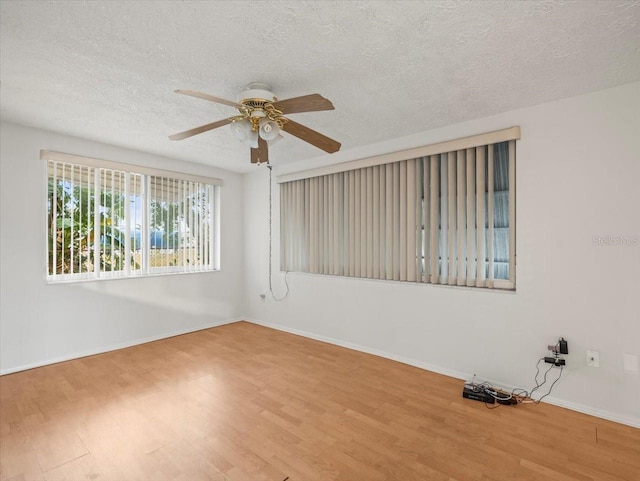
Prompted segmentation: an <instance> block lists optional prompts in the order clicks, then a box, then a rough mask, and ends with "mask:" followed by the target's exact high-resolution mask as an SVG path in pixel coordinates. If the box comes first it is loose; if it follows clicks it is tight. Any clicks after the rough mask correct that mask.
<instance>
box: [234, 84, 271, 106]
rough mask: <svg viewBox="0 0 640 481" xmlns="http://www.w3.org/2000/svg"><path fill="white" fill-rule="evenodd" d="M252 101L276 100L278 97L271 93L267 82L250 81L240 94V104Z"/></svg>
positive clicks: (265, 101)
mask: <svg viewBox="0 0 640 481" xmlns="http://www.w3.org/2000/svg"><path fill="white" fill-rule="evenodd" d="M252 101H256V102H260V101H262V102H264V103H267V102H277V101H278V98H277V97H276V96H275V95H273V92H272V91H271V87H270V86H269V85H267V84H263V83H260V82H252V83H250V84H249V85H247V88H246V89H245V90H244V92H242V93H241V94H240V103H241V104H250V103H252Z"/></svg>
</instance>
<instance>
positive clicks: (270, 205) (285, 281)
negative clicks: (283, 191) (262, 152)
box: [267, 165, 289, 302]
mask: <svg viewBox="0 0 640 481" xmlns="http://www.w3.org/2000/svg"><path fill="white" fill-rule="evenodd" d="M267 169H269V292H271V297H273V300H274V301H277V302H280V301H283V300H285V299H286V298H287V296H288V295H289V283H288V282H287V276H288V275H289V271H286V272H285V273H284V284H285V285H286V286H287V292H285V294H284V296H282V297H281V298H280V299H278V298H277V297H276V295H275V294H274V293H273V285H272V281H271V247H272V243H273V234H272V224H273V223H272V218H273V204H272V200H271V197H272V196H271V191H272V182H271V171H272V170H273V167H271V166H270V165H267Z"/></svg>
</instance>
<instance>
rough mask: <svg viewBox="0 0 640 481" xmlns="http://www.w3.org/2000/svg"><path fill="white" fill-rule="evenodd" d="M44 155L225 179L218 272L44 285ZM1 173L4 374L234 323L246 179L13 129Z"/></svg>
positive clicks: (6, 127) (4, 145) (4, 131)
mask: <svg viewBox="0 0 640 481" xmlns="http://www.w3.org/2000/svg"><path fill="white" fill-rule="evenodd" d="M40 149H49V150H57V151H60V152H66V153H71V154H79V155H85V156H90V157H97V158H102V159H107V160H113V161H118V162H125V163H131V164H136V165H145V166H151V167H157V168H160V169H166V170H174V171H181V172H188V173H193V174H201V175H208V176H213V177H218V178H222V179H223V180H224V186H223V187H222V189H221V271H220V272H210V273H198V274H183V275H176V276H163V277H149V278H143V279H117V280H109V281H92V282H82V283H72V284H71V283H70V284H57V285H47V284H46V283H45V273H46V272H45V271H46V265H45V259H46V257H45V246H46V164H45V162H44V161H41V160H40ZM0 169H1V170H0V177H1V189H0V192H1V214H2V215H1V216H0V221H1V223H0V228H1V237H0V241H1V244H0V246H1V277H0V282H1V290H0V306H1V307H0V372H2V373H6V372H12V371H15V370H20V369H24V368H27V367H32V366H36V365H41V364H47V363H49V362H52V361H56V360H62V359H68V358H73V357H78V356H81V355H85V354H93V353H96V352H101V351H105V350H109V349H112V348H115V347H121V346H125V345H131V344H136V343H139V342H143V341H145V340H150V339H156V338H162V337H167V336H170V335H172V334H176V333H181V332H187V331H192V330H197V329H201V328H204V327H208V326H211V325H215V324H218V323H222V322H228V321H230V320H236V319H237V317H238V316H237V315H238V312H239V307H240V302H241V297H242V295H241V291H242V252H241V249H242V240H241V239H242V218H241V214H242V207H241V204H242V179H241V176H239V175H237V174H233V173H229V172H226V171H220V170H217V169H213V168H209V167H205V166H203V165H196V164H189V163H185V162H178V161H173V160H170V159H166V158H159V157H157V156H153V155H149V154H144V153H141V152H136V151H131V150H126V149H121V148H117V147H113V146H109V145H105V144H99V143H95V142H89V141H86V140H81V139H78V138H73V137H68V136H63V135H58V134H54V133H51V132H45V131H42V130H36V129H30V128H26V127H21V126H17V125H13V124H6V123H3V124H2V125H1V126H0Z"/></svg>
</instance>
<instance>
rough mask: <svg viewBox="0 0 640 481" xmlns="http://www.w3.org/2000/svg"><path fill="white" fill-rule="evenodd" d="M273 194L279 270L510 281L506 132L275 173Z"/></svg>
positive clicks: (511, 174)
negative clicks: (280, 178) (430, 150)
mask: <svg viewBox="0 0 640 481" xmlns="http://www.w3.org/2000/svg"><path fill="white" fill-rule="evenodd" d="M343 165H344V164H343ZM280 195H281V268H282V269H283V270H285V271H297V272H310V273H317V274H328V275H340V276H349V277H363V278H372V279H387V280H396V281H407V282H422V283H433V284H447V285H456V286H472V287H490V288H491V287H495V288H507V289H509V288H514V287H515V252H514V251H515V205H514V204H515V139H512V140H508V141H503V142H499V143H493V144H487V145H478V146H475V147H468V148H464V149H458V150H455V151H450V152H442V153H437V154H432V155H427V156H423V157H419V158H413V159H406V160H400V161H394V162H389V163H386V164H375V163H373V165H370V166H367V167H363V168H357V169H353V170H344V171H340V172H334V173H331V174H326V175H316V176H313V177H310V178H302V179H298V180H293V181H288V182H282V183H281V184H280Z"/></svg>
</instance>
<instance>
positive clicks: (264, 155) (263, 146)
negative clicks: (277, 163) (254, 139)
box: [251, 137, 269, 164]
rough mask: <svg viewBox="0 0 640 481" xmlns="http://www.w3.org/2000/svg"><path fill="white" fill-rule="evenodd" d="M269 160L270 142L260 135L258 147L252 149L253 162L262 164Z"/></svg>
mask: <svg viewBox="0 0 640 481" xmlns="http://www.w3.org/2000/svg"><path fill="white" fill-rule="evenodd" d="M263 162H269V144H267V141H266V140H264V139H263V138H262V137H258V148H257V149H251V163H252V164H262V163H263Z"/></svg>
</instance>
